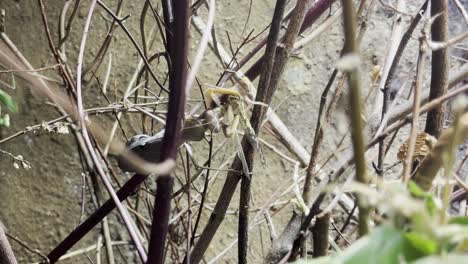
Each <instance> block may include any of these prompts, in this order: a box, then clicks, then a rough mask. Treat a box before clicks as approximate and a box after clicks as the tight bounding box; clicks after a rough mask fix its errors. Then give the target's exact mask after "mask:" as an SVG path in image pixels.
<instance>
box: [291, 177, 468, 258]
mask: <svg viewBox="0 0 468 264" xmlns="http://www.w3.org/2000/svg"><path fill="white" fill-rule="evenodd" d="M402 187H403V186H401V185H398V186H393V187H390V188H389V189H387V190H385V192H384V193H385V194H378V193H377V192H368V193H367V194H369V193H371V196H373V198H377V200H378V201H379V203H378V204H380V205H381V206H380V207H381V208H380V209H381V210H382V211H385V212H386V213H385V215H386V216H388V218H389V221H388V222H387V223H385V224H383V225H381V226H379V227H377V228H375V229H374V230H373V231H372V232H371V233H370V234H369V235H367V236H364V237H362V238H361V239H359V240H357V241H355V242H354V243H353V244H352V245H351V246H350V247H348V248H346V249H345V250H344V251H342V252H339V253H337V254H336V255H331V256H327V257H322V258H317V259H312V260H300V261H298V262H297V263H307V264H318V263H320V264H325V263H326V264H331V263H349V264H354V263H356V264H357V263H359V264H361V263H388V264H390V263H417V264H420V263H468V254H463V253H464V252H466V250H467V249H468V247H467V246H468V217H453V218H450V219H449V220H448V221H447V223H444V222H442V221H443V220H441V217H440V213H441V210H443V207H442V206H440V204H441V203H440V202H439V200H438V199H437V198H436V197H434V196H433V195H432V194H430V193H427V192H424V191H422V190H421V189H420V188H419V187H418V186H417V185H416V184H414V183H413V182H410V183H409V184H408V188H407V189H406V190H405V189H404V188H402ZM386 194H390V197H391V199H385V196H386ZM387 197H388V196H387ZM386 201H387V202H386ZM402 205H403V206H402Z"/></svg>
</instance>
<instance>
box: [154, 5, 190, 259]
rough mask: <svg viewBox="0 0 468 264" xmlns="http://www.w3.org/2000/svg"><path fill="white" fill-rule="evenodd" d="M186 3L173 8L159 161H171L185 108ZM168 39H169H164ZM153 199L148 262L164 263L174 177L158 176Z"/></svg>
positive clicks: (188, 15)
mask: <svg viewBox="0 0 468 264" xmlns="http://www.w3.org/2000/svg"><path fill="white" fill-rule="evenodd" d="M189 2H190V1H188V0H181V1H178V2H177V5H174V6H173V7H174V27H173V29H172V32H173V42H172V45H173V47H171V50H173V51H174V50H176V51H177V52H171V53H170V56H171V62H172V66H173V69H172V70H171V73H170V76H169V90H170V92H169V106H168V111H167V123H166V127H165V133H164V139H163V147H162V153H161V159H162V160H165V159H167V158H172V159H175V158H176V157H177V148H178V145H179V139H180V136H181V129H182V121H183V118H184V107H185V86H186V80H187V51H188V45H189V43H188V32H189V27H188V25H189V24H188V23H189V17H190V14H189V6H190V3H189ZM167 38H168V40H169V39H170V38H171V37H170V36H167ZM168 43H169V41H168ZM156 184H157V191H156V199H155V205H154V211H153V222H152V225H151V236H150V243H149V249H148V263H164V253H165V250H164V246H165V241H166V236H167V231H168V227H169V216H170V211H171V196H172V188H173V185H174V178H173V177H171V175H165V176H164V177H160V178H159V179H158V180H157V181H156Z"/></svg>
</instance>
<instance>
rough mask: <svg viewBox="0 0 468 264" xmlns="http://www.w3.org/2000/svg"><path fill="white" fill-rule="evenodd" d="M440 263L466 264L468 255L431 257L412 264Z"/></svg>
mask: <svg viewBox="0 0 468 264" xmlns="http://www.w3.org/2000/svg"><path fill="white" fill-rule="evenodd" d="M440 263H447V264H448V263H450V264H466V263H468V255H456V254H450V255H447V256H430V257H425V258H422V259H419V260H417V261H415V262H412V264H440Z"/></svg>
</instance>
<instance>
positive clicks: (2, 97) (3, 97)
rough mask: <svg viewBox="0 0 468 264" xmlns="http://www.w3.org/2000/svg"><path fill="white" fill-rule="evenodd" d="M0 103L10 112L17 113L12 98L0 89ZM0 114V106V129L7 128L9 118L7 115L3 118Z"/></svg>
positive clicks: (0, 111) (0, 110) (0, 109)
mask: <svg viewBox="0 0 468 264" xmlns="http://www.w3.org/2000/svg"><path fill="white" fill-rule="evenodd" d="M0 102H1V103H2V104H4V105H5V106H6V107H7V108H8V110H10V111H12V112H16V111H18V107H17V106H16V103H15V101H14V100H13V98H12V97H11V96H10V95H9V94H7V93H6V92H4V91H3V90H2V89H0ZM1 113H2V108H1V104H0V127H9V126H10V116H9V115H8V114H5V115H4V116H3V117H2V116H1Z"/></svg>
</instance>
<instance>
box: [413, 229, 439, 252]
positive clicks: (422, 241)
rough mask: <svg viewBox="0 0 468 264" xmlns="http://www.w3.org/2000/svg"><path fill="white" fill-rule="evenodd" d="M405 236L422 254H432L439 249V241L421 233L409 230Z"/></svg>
mask: <svg viewBox="0 0 468 264" xmlns="http://www.w3.org/2000/svg"><path fill="white" fill-rule="evenodd" d="M405 238H406V239H407V240H408V243H409V244H410V245H411V246H412V247H413V248H414V249H415V250H417V251H418V252H419V253H421V255H431V254H434V253H435V252H436V251H437V242H436V241H434V240H433V239H430V238H428V237H427V236H424V235H423V234H421V233H416V232H409V233H406V234H405ZM413 253H416V252H413Z"/></svg>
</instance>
